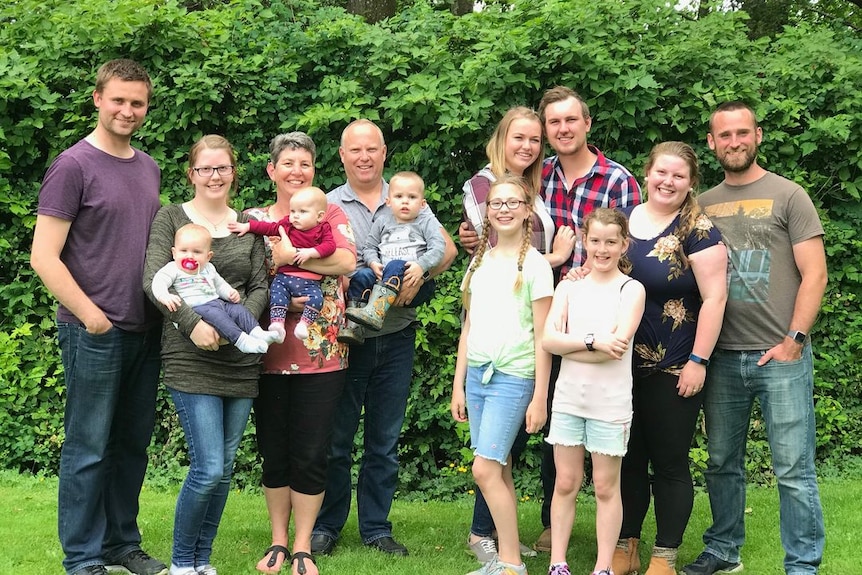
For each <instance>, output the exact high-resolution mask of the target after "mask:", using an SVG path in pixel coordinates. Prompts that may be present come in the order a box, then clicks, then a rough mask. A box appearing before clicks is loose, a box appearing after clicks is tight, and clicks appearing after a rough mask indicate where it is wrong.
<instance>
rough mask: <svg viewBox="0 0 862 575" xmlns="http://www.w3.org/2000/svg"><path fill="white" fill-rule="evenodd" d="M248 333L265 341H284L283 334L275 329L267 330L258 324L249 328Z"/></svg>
mask: <svg viewBox="0 0 862 575" xmlns="http://www.w3.org/2000/svg"><path fill="white" fill-rule="evenodd" d="M248 335H250V336H252V337H256V338H257V339H262V340H263V341H265V342H266V343H281V342H283V341H284V335H282V334H280V333H278V332H277V331H275V330H271V331H267V330H265V329H263V328H262V327H260V326H257V327H256V328H254V329H253V330H251V331H250V332H249V334H248ZM279 338H281V339H279Z"/></svg>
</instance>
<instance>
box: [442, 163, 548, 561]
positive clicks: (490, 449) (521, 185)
mask: <svg viewBox="0 0 862 575" xmlns="http://www.w3.org/2000/svg"><path fill="white" fill-rule="evenodd" d="M533 200H534V196H533V193H532V192H531V188H530V187H529V186H528V185H527V183H526V182H525V181H524V180H523V179H522V178H517V177H513V176H508V175H504V176H502V177H500V178H498V179H497V180H496V181H495V182H494V183H493V184H492V185H491V188H490V191H489V193H488V210H487V212H486V214H485V221H484V225H483V227H482V230H483V231H482V238H481V240H480V242H479V244H478V246H477V248H476V255H475V257H474V259H473V261H472V263H471V265H470V268H469V270H468V271H467V274H466V276H465V277H464V281H463V283H462V285H461V290H462V293H463V301H464V307H465V310H466V319H465V321H464V326H463V328H462V331H461V339H460V342H459V344H458V359H457V362H456V364H455V377H454V382H453V386H452V404H451V411H452V417H453V418H454V419H455V420H456V421H458V422H464V421H468V413H469V422H470V443H471V447H472V449H473V452H474V455H475V460H474V462H473V476H474V477H475V479H476V483H477V484H478V486H479V489H481V490H482V494H483V495H484V497H485V500H486V501H487V503H488V507H489V509H490V510H491V516H492V518H493V519H494V524H495V525H496V528H497V535H498V538H499V539H498V540H499V553H498V555H497V556H496V557H494V558H493V559H492V560H491V561H489V562H487V563H485V564H484V565H483V566H482V568H481V569H479V570H478V571H474V572H473V573H471V574H470V575H492V574H500V575H502V574H505V575H525V574H526V573H527V568H526V566H525V565H524V563H523V562H522V561H521V555H520V550H519V543H518V542H519V538H518V523H517V500H516V495H515V485H514V482H513V481H512V466H511V462H512V459H511V454H510V450H511V447H512V443H513V442H514V440H515V436H516V435H517V434H518V430H519V428H520V427H521V426H522V425H523V424H524V421H525V417H526V427H527V431H528V432H530V433H536V432H538V431H539V430H541V429H542V426H543V425H544V424H545V420H546V419H547V407H546V403H547V389H548V378H549V374H550V369H551V356H550V354H549V353H547V352H545V351H543V350H542V330H543V326H544V324H545V318H546V317H547V314H548V309H549V308H550V304H551V295H552V293H553V274H552V272H551V265H550V264H549V263H548V262H547V260H546V259H545V258H543V257H542V255H541V254H540V253H539V252H538V251H537V250H536V249H535V248H534V247H532V245H531V242H530V240H531V235H532V222H533V218H532V210H531V209H530V206H532V205H533ZM501 202H502V203H501ZM513 205H514V206H516V207H515V208H511V207H510V206H513ZM492 230H493V232H494V233H495V235H496V237H497V241H496V243H495V245H494V247H489V244H488V236H489V234H490V233H491V231H492ZM507 286H510V287H508V288H507Z"/></svg>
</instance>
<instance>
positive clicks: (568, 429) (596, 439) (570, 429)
mask: <svg viewBox="0 0 862 575" xmlns="http://www.w3.org/2000/svg"><path fill="white" fill-rule="evenodd" d="M631 427H632V425H631V422H628V423H608V422H606V421H599V420H597V419H584V418H583V417H578V416H577V415H571V414H569V413H561V412H559V411H555V412H554V414H553V417H551V429H550V431H548V436H547V437H546V438H545V441H547V442H548V443H550V444H551V445H563V446H566V447H574V446H576V445H583V446H584V447H585V448H586V449H587V451H589V452H590V453H601V454H602V455H610V456H612V457H622V456H623V455H625V454H626V448H627V447H628V444H629V437H630V435H631Z"/></svg>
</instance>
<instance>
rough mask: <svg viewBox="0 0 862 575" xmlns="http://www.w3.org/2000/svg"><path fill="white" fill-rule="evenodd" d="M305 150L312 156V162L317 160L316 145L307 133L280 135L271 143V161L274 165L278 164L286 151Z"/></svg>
mask: <svg viewBox="0 0 862 575" xmlns="http://www.w3.org/2000/svg"><path fill="white" fill-rule="evenodd" d="M288 149H290V150H305V151H306V152H308V153H309V154H311V162H312V163H314V162H315V161H316V160H317V146H315V145H314V140H312V139H311V138H310V137H309V136H308V134H306V133H305V132H287V133H286V134H279V135H277V136H276V137H274V138H273V139H272V141H271V142H270V143H269V161H270V162H272V163H273V164H277V163H278V158H279V157H280V156H281V153H282V152H283V151H285V150H288Z"/></svg>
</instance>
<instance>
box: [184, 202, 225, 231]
mask: <svg viewBox="0 0 862 575" xmlns="http://www.w3.org/2000/svg"><path fill="white" fill-rule="evenodd" d="M189 206H191V208H192V211H193V212H194V213H196V214H197V215H198V216H200V218H201V219H202V220H204V222H205V223H206V224H209V227H211V228H212V230H213V231H214V232H217V231H219V226H220V225H222V224H223V223H224V222H225V220H226V219H227V218H228V216H229V215H230V212H231V211H230V210H228V211H227V212H226V213H225V215H224V216H223V217H222V219H221V220H219V221H218V222H213V221H212V220H211V219H209V218H208V217H207V216H205V215H204V214H203V213H202V212H201V211H200V210H199V209H197V208H196V207H195V203H194V201H189Z"/></svg>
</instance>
